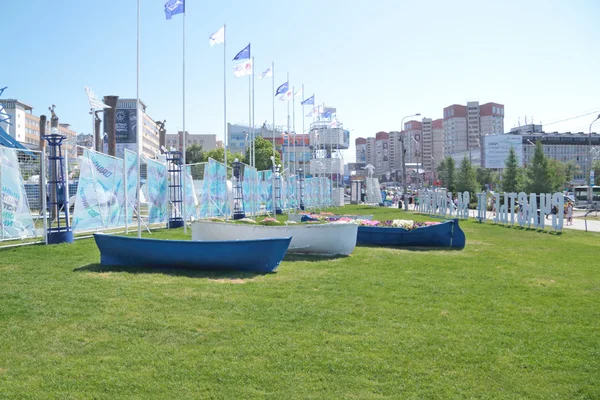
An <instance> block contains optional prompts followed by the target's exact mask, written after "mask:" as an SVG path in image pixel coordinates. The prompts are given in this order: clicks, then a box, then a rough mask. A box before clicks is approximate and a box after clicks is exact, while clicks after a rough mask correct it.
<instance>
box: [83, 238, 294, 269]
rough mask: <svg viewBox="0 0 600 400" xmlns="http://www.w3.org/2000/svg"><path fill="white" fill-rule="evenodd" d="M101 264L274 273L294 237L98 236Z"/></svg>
mask: <svg viewBox="0 0 600 400" xmlns="http://www.w3.org/2000/svg"><path fill="white" fill-rule="evenodd" d="M94 239H95V240H96V245H97V246H98V249H99V250H100V264H102V265H112V266H122V267H150V268H191V269H209V270H214V269H226V270H239V271H250V272H262V273H264V272H272V271H274V270H275V269H276V268H277V267H278V266H279V263H281V260H283V257H284V256H285V253H286V251H287V249H288V247H289V245H290V242H291V240H292V238H291V237H286V238H275V239H255V240H216V241H207V240H203V241H195V240H162V239H144V238H142V239H139V238H133V237H126V236H112V235H105V234H95V235H94Z"/></svg>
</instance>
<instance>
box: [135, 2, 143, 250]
mask: <svg viewBox="0 0 600 400" xmlns="http://www.w3.org/2000/svg"><path fill="white" fill-rule="evenodd" d="M135 96H136V99H135V105H136V107H135V120H136V124H135V135H136V141H137V146H136V148H137V184H136V190H137V202H136V203H137V204H136V206H137V225H138V238H141V237H142V213H141V210H140V203H141V202H140V190H141V184H140V181H141V175H142V173H141V171H142V168H141V164H142V157H141V154H140V153H141V152H140V147H141V146H142V141H141V138H140V126H143V124H140V0H137V65H136V95H135Z"/></svg>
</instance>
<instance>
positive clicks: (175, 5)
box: [165, 0, 185, 19]
mask: <svg viewBox="0 0 600 400" xmlns="http://www.w3.org/2000/svg"><path fill="white" fill-rule="evenodd" d="M183 13H185V0H169V1H167V2H166V3H165V16H166V17H167V19H171V18H172V17H173V15H175V14H183Z"/></svg>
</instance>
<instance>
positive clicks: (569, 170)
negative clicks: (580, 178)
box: [563, 160, 581, 188]
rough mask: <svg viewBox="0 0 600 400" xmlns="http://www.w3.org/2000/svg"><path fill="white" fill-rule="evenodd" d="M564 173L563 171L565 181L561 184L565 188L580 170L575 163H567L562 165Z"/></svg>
mask: <svg viewBox="0 0 600 400" xmlns="http://www.w3.org/2000/svg"><path fill="white" fill-rule="evenodd" d="M564 171H565V181H564V183H563V187H564V188H567V187H569V185H570V184H571V182H572V181H573V179H574V178H575V175H577V174H579V173H580V172H581V168H579V165H577V164H576V163H575V161H573V160H571V161H567V162H566V163H564Z"/></svg>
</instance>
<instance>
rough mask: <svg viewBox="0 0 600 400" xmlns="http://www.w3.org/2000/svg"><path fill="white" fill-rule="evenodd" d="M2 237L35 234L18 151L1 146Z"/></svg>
mask: <svg viewBox="0 0 600 400" xmlns="http://www.w3.org/2000/svg"><path fill="white" fill-rule="evenodd" d="M0 193H1V195H2V196H1V197H0V199H1V201H0V212H1V214H0V229H1V232H0V234H1V235H0V238H1V239H9V238H11V239H12V238H15V239H16V238H25V237H29V236H34V235H35V227H34V223H33V219H32V217H31V212H30V210H29V204H28V202H27V196H26V194H25V186H24V183H23V178H22V177H21V168H20V167H19V157H18V155H17V151H16V150H14V149H9V148H8V147H4V146H0Z"/></svg>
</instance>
